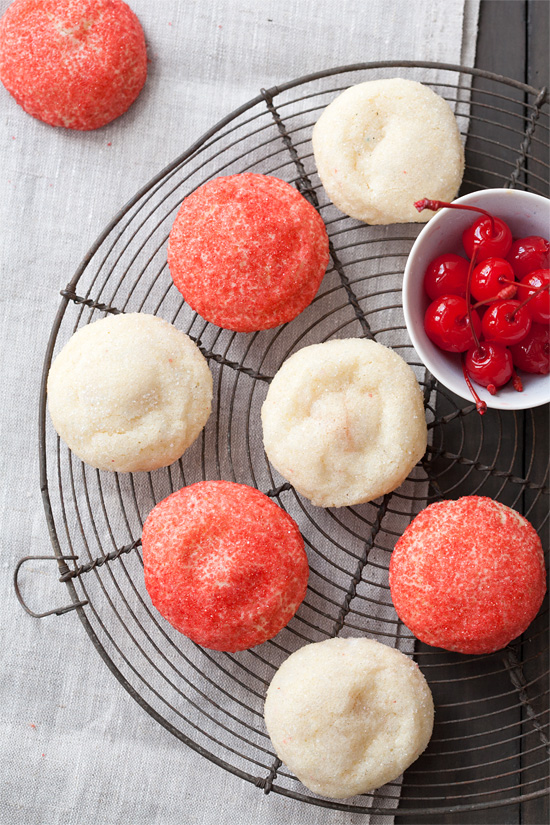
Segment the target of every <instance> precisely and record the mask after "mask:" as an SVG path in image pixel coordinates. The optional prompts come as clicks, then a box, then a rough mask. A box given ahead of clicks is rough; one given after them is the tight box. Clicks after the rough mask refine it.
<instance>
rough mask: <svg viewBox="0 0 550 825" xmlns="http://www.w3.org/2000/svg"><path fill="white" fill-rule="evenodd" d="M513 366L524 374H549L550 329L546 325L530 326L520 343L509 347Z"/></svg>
mask: <svg viewBox="0 0 550 825" xmlns="http://www.w3.org/2000/svg"><path fill="white" fill-rule="evenodd" d="M510 351H511V353H512V358H513V360H514V364H515V365H516V366H517V367H519V369H520V370H524V372H529V373H532V374H535V375H548V374H549V373H550V329H549V327H548V324H532V325H531V329H530V330H529V332H528V333H527V335H526V336H525V338H524V339H523V340H522V341H520V343H519V344H515V345H514V346H513V347H510Z"/></svg>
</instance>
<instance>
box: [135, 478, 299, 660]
mask: <svg viewBox="0 0 550 825" xmlns="http://www.w3.org/2000/svg"><path fill="white" fill-rule="evenodd" d="M142 546H143V564H144V567H145V585H146V587H147V590H148V592H149V595H150V597H151V600H152V602H153V604H154V605H155V607H156V608H157V610H158V611H159V612H160V613H161V614H162V615H163V616H164V618H165V619H167V620H168V621H169V622H170V624H171V625H173V626H174V627H175V628H176V629H177V630H179V631H180V632H181V633H184V634H185V635H186V636H188V637H189V638H190V639H192V640H193V641H194V642H197V643H198V644H200V645H203V647H208V648H212V649H214V650H225V651H229V652H234V651H236V650H245V649H246V648H249V647H253V646H254V645H258V644H261V643H262V642H265V641H266V640H267V639H271V638H272V637H273V636H275V635H276V634H277V633H278V632H279V631H280V630H282V628H283V627H285V625H287V624H288V622H289V621H290V619H291V618H292V617H293V616H294V614H295V612H296V610H297V609H298V606H299V604H300V602H301V601H302V600H303V598H304V596H305V593H306V588H307V580H308V574H309V567H308V562H307V556H306V553H305V550H304V540H303V539H302V536H301V534H300V531H299V530H298V527H297V525H296V523H295V521H294V520H293V519H292V518H291V517H290V516H289V515H288V514H287V513H285V511H284V510H281V508H280V507H278V506H277V505H276V504H275V503H274V502H273V501H271V499H269V498H268V497H267V496H265V495H264V494H263V493H260V492H259V491H258V490H256V489H254V488H253V487H248V486H246V485H244V484H235V483H233V482H229V481H202V482H199V483H198V484H193V485H191V486H190V487H184V488H183V489H182V490H178V492H176V493H173V494H172V495H171V496H168V498H165V499H164V500H163V501H161V502H159V504H157V505H156V507H154V508H153V510H152V511H151V512H150V514H149V516H148V518H147V520H146V522H145V525H144V527H143V536H142Z"/></svg>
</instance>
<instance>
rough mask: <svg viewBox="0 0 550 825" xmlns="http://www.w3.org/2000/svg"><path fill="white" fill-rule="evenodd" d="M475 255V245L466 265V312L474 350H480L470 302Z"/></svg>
mask: <svg viewBox="0 0 550 825" xmlns="http://www.w3.org/2000/svg"><path fill="white" fill-rule="evenodd" d="M476 255H477V246H476V247H474V252H473V254H472V259H471V261H470V266H469V267H468V275H467V277H466V312H467V313H468V323H469V324H470V329H471V331H472V337H473V339H474V343H475V345H476V350H479V351H480V352H481V351H482V350H481V346H480V343H479V338H478V337H477V333H476V331H475V329H474V324H473V319H472V304H471V287H472V272H473V270H474V266H475V262H476Z"/></svg>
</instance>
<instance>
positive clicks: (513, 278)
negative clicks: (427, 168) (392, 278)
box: [415, 199, 550, 413]
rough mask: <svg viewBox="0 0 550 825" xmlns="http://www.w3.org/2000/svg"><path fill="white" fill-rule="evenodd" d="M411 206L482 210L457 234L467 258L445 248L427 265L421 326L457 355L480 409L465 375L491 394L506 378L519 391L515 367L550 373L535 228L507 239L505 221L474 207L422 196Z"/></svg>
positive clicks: (547, 275) (547, 255) (541, 251)
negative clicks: (425, 304)
mask: <svg viewBox="0 0 550 825" xmlns="http://www.w3.org/2000/svg"><path fill="white" fill-rule="evenodd" d="M415 206H416V208H417V209H418V211H419V212H420V211H422V210H423V209H431V210H437V209H440V208H442V207H448V208H451V209H468V210H472V211H474V212H478V213H481V217H480V218H478V219H477V220H476V221H474V223H472V224H471V226H469V227H468V228H467V229H466V230H465V231H464V233H463V235H462V246H463V248H464V251H465V253H466V255H467V256H468V258H464V257H462V256H460V255H456V254H454V253H451V252H450V253H446V254H443V255H439V256H438V257H437V258H435V260H433V261H432V262H431V263H430V264H429V266H428V268H427V270H426V273H425V276H424V289H425V291H426V292H427V294H428V296H429V297H430V299H431V301H432V302H431V304H430V305H429V307H428V309H427V310H426V314H425V316H424V329H425V330H426V335H427V336H428V338H429V339H430V340H431V341H432V342H433V343H434V344H435V345H436V346H438V347H439V348H440V349H442V350H445V351H446V352H454V353H461V354H462V369H463V372H464V378H465V379H466V383H467V384H468V386H469V388H470V391H471V392H472V395H473V396H474V398H475V400H476V406H477V408H478V411H479V412H481V413H483V412H485V410H486V408H487V405H486V404H485V403H484V402H483V401H481V400H480V399H479V397H478V395H477V393H476V392H475V390H474V388H473V386H472V383H471V381H474V382H475V383H476V384H479V385H481V386H483V387H487V390H488V391H489V392H490V393H491V394H492V395H494V394H495V393H496V391H497V389H498V388H499V387H503V386H504V385H505V384H507V383H508V382H509V381H512V385H513V387H514V388H515V389H516V390H518V391H519V392H521V391H522V389H523V385H522V382H521V379H520V377H519V376H518V374H517V372H516V370H515V368H516V367H518V368H519V369H521V370H523V371H524V372H528V373H535V374H539V375H540V374H542V375H547V374H548V373H549V372H550V355H549V353H550V345H549V323H550V270H549V268H548V267H549V264H550V243H549V242H548V240H547V239H545V238H541V237H539V236H538V235H537V236H535V235H531V236H529V237H525V238H518V239H517V240H515V241H514V240H513V238H512V233H511V231H510V229H509V227H508V226H507V224H506V223H504V221H502V220H501V219H500V218H497V217H494V216H493V215H491V214H490V213H489V212H486V211H485V210H484V209H480V208H478V207H474V206H466V205H465V204H449V203H444V202H442V201H433V200H428V199H424V200H421V201H418V202H417V203H415Z"/></svg>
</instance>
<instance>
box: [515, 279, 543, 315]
mask: <svg viewBox="0 0 550 825" xmlns="http://www.w3.org/2000/svg"><path fill="white" fill-rule="evenodd" d="M520 286H522V284H520ZM523 286H527V284H523ZM545 289H550V283H547V284H542V285H541V286H539V287H537V288H536V289H535V291H534V292H532V293H531V294H530V295H528V296H527V298H525V300H523V301H522V302H521V304H519V305H518V306H517V307H515V308H514V309H513V311H512V312H511V313H510V320H511V321H513V320H514V318H515V315H516V312H519V310H520V309H521V308H522V307H524V306H525V304H528V303H529V301H530V300H531V298H536V297H537V295H540V293H541V292H544V290H545Z"/></svg>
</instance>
